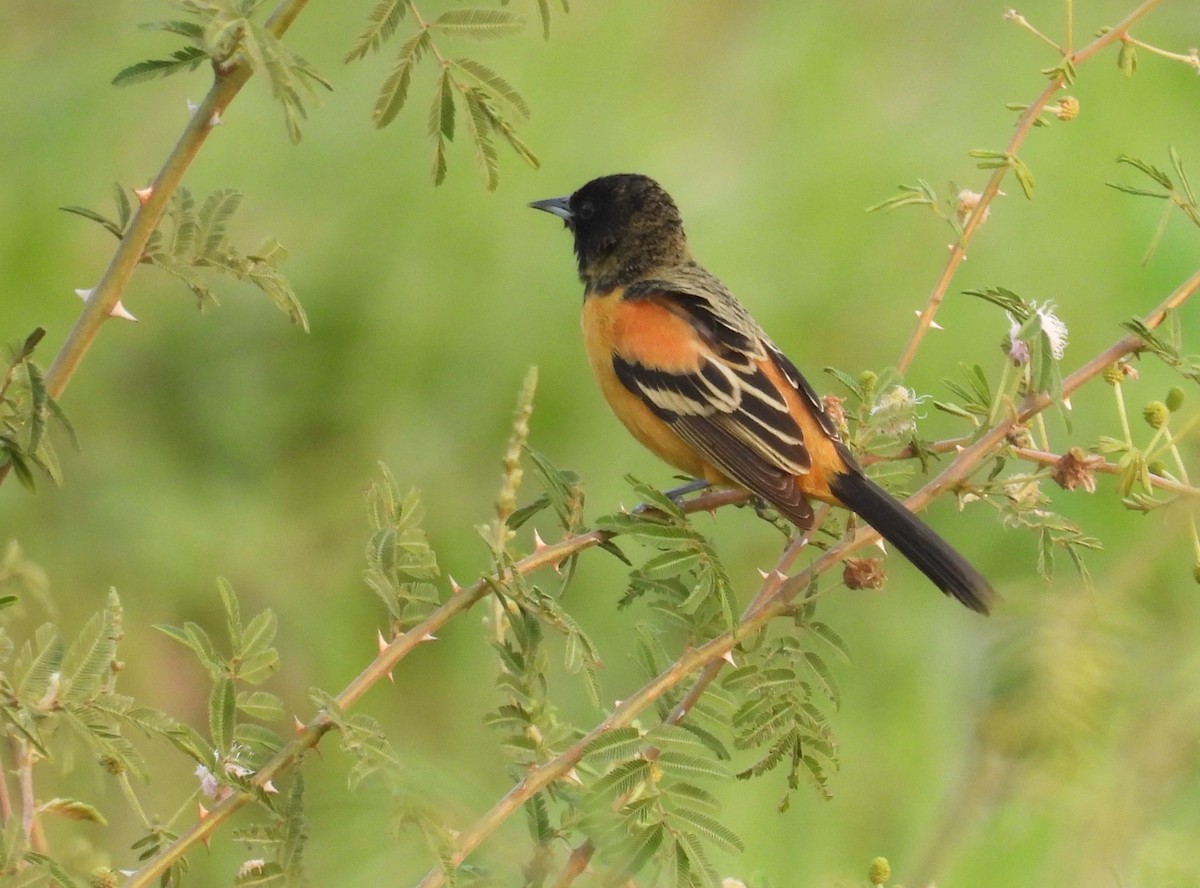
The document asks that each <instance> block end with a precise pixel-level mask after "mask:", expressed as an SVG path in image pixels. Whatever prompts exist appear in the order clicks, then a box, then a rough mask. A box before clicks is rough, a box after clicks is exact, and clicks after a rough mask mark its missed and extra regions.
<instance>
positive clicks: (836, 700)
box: [804, 651, 842, 709]
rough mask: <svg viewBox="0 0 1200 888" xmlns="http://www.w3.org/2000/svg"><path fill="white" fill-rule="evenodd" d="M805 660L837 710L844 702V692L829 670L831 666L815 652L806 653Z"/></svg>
mask: <svg viewBox="0 0 1200 888" xmlns="http://www.w3.org/2000/svg"><path fill="white" fill-rule="evenodd" d="M804 660H805V662H807V663H808V665H809V668H811V669H812V671H813V675H815V676H816V677H817V679H818V681H819V683H820V685H821V688H822V689H823V690H824V691H825V695H826V696H827V697H829V701H830V702H831V703H832V704H833V707H834V709H837V708H838V707H839V706H840V705H841V702H842V691H841V688H840V687H839V686H838V683H837V679H836V678H834V676H833V672H832V671H831V670H830V669H829V665H828V664H827V663H826V662H825V660H824V658H822V657H821V655H820V654H818V653H816V652H815V651H805V652H804Z"/></svg>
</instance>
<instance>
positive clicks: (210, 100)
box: [0, 0, 308, 484]
mask: <svg viewBox="0 0 1200 888" xmlns="http://www.w3.org/2000/svg"><path fill="white" fill-rule="evenodd" d="M307 4H308V0H281V2H280V3H279V5H278V6H276V7H275V10H274V11H273V12H272V13H271V15H270V16H269V17H268V18H267V20H266V22H264V24H263V27H264V28H266V30H267V31H269V32H270V33H271V34H272V35H273V36H275V37H281V36H283V33H284V32H285V31H287V29H288V28H289V27H290V26H291V24H292V22H293V21H294V20H295V18H296V16H297V15H299V14H300V12H301V11H302V10H303V9H304V7H305V6H306V5H307ZM252 74H253V70H252V69H251V67H250V65H248V64H246V63H244V62H243V63H238V64H234V65H230V66H217V67H216V76H215V77H214V79H213V85H212V87H211V88H210V89H209V91H208V94H207V95H206V96H205V97H204V100H203V101H202V102H201V103H200V105H199V107H198V108H197V109H196V111H195V113H194V114H193V115H192V118H191V120H189V121H188V124H187V126H186V127H184V129H183V133H182V134H181V135H180V137H179V141H178V142H176V143H175V147H174V148H173V149H172V150H171V153H170V154H169V155H168V156H167V159H166V162H165V163H164V164H163V166H162V169H160V170H159V171H158V175H157V176H155V177H154V182H153V184H152V185H151V187H150V195H149V197H148V198H147V199H146V202H145V203H144V204H142V203H140V202H139V206H138V209H137V211H136V212H135V213H134V214H133V218H132V219H131V220H130V223H129V227H128V228H127V229H126V230H125V232H124V234H123V235H122V236H121V242H120V244H118V246H117V249H116V252H114V253H113V256H112V259H111V260H109V263H108V267H107V268H106V269H105V270H104V274H103V275H102V276H101V277H100V282H99V283H98V284H96V286H95V288H94V289H93V290H92V294H91V296H90V297H88V300H87V302H86V304H85V305H84V307H83V311H82V312H81V313H80V315H79V318H78V320H76V321H75V325H74V326H73V327H72V328H71V331H70V333H68V334H67V339H66V342H64V343H63V345H62V348H61V349H59V351H58V354H57V355H55V357H54V361H53V363H52V364H51V365H50V369H49V370H48V371H46V391H47V392H49V394H50V396H51V397H52V398H56V399H57V398H58V397H59V396H61V395H62V392H63V390H64V389H65V388H66V387H67V383H69V382H70V381H71V377H72V376H74V375H75V371H76V370H78V369H79V365H80V363H81V362H82V361H83V357H84V355H85V354H87V351H88V349H89V348H90V347H91V345H92V343H93V342H94V341H95V340H96V337H97V336H98V335H99V333H100V328H101V327H102V326H104V322H105V321H107V320H108V319H109V318H110V317H111V316H112V312H113V309H114V308H115V307H116V305H117V303H118V302H120V300H121V295H122V293H124V292H125V288H126V287H127V286H128V285H129V279H130V278H131V277H132V276H133V272H134V270H135V269H136V268H137V267H138V265H139V264H140V263H141V261H142V257H143V255H144V253H145V250H146V245H147V244H148V243H149V241H150V237H151V236H152V235H153V234H154V232H155V231H156V230H157V229H158V224H159V222H160V221H161V220H162V216H163V213H164V212H166V209H167V205H168V203H169V201H170V198H171V195H173V194H174V193H175V191H176V190H177V189H178V187H179V185H180V183H181V182H182V181H183V177H184V174H185V173H186V172H187V170H188V168H189V167H190V166H191V164H192V161H193V160H195V159H196V155H197V154H198V153H199V152H200V149H201V148H202V147H203V145H204V142H205V140H206V139H207V138H208V135H209V133H211V132H212V129H213V125H212V121H213V119H214V115H218V116H219V115H220V114H222V113H223V112H224V111H225V109H226V108H227V107H228V106H229V103H230V102H232V101H233V99H234V97H235V96H237V94H238V92H240V91H241V89H242V87H243V86H245V85H246V83H247V81H249V79H250V76H251V75H252ZM8 471H9V465H5V466H0V484H2V483H3V482H4V479H5V477H7V475H8Z"/></svg>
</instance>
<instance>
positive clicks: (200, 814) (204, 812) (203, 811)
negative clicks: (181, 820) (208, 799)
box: [196, 802, 208, 823]
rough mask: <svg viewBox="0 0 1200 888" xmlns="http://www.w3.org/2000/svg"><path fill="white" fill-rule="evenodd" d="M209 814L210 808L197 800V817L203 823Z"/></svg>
mask: <svg viewBox="0 0 1200 888" xmlns="http://www.w3.org/2000/svg"><path fill="white" fill-rule="evenodd" d="M207 816H208V808H206V807H204V806H203V805H202V804H200V803H199V802H196V819H197V820H199V821H200V822H201V823H203V822H204V818H206V817H207Z"/></svg>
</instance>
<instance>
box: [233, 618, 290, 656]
mask: <svg viewBox="0 0 1200 888" xmlns="http://www.w3.org/2000/svg"><path fill="white" fill-rule="evenodd" d="M278 629H279V619H278V618H277V617H276V616H275V612H274V611H273V610H271V609H270V608H267V609H266V610H263V611H262V612H260V613H258V614H255V616H254V618H253V619H252V620H251V621H250V622H249V623H248V624H247V625H246V631H245V633H244V634H243V635H242V637H241V642H240V644H239V645H238V647H236V648H235V649H234V656H235V657H237V658H238V659H239V660H244V659H248V658H250V657H254V656H257V655H258V654H260V653H262V652H263V651H266V650H269V649H270V647H271V642H273V641H274V640H275V634H276V632H277V631H278Z"/></svg>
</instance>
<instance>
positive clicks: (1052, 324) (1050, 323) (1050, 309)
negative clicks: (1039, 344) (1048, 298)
mask: <svg viewBox="0 0 1200 888" xmlns="http://www.w3.org/2000/svg"><path fill="white" fill-rule="evenodd" d="M1036 313H1037V316H1038V318H1039V319H1040V320H1041V323H1042V332H1043V333H1044V334H1046V339H1048V340H1049V341H1050V354H1052V355H1053V356H1054V360H1056V361H1061V360H1062V356H1063V352H1064V351H1066V349H1067V325H1066V324H1064V323H1063V322H1062V319H1061V318H1060V317H1059V316H1058V315H1056V314H1055V313H1054V303H1053V302H1047V303H1046V304H1045V305H1042V306H1039V307H1038V308H1037V309H1036Z"/></svg>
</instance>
